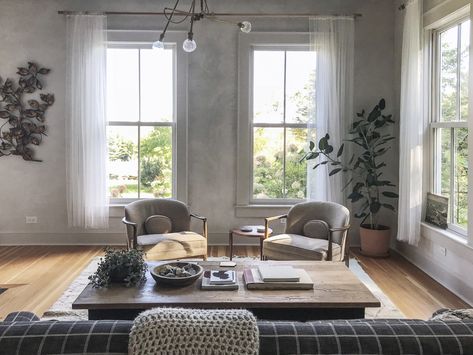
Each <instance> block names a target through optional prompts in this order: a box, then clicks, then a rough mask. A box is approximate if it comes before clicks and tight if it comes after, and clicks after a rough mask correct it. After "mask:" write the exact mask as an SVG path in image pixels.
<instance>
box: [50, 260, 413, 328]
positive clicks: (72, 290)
mask: <svg viewBox="0 0 473 355" xmlns="http://www.w3.org/2000/svg"><path fill="white" fill-rule="evenodd" d="M233 259H237V260H238V259H240V260H255V259H254V258H248V257H246V258H238V257H234V258H233ZM208 260H209V261H219V260H228V257H220V258H213V257H211V258H208ZM99 261H100V257H97V258H94V259H93V260H92V262H91V263H90V264H89V265H88V266H87V267H86V268H85V269H84V270H83V271H82V272H81V274H80V275H79V276H78V277H77V278H76V279H75V280H74V281H73V282H72V283H71V284H70V285H69V287H68V289H67V290H66V291H65V292H64V293H63V294H62V296H61V297H60V298H59V299H58V300H57V301H56V303H54V304H53V306H52V307H51V308H50V309H49V310H48V311H47V312H45V313H44V315H43V317H42V319H45V320H47V319H58V320H87V311H85V310H74V309H72V303H73V302H74V301H75V299H76V298H77V297H78V296H79V294H80V293H81V292H82V290H83V289H84V288H85V286H87V284H88V283H89V280H88V277H89V275H91V274H92V273H94V272H95V270H96V269H97V264H98V262H99ZM350 270H351V271H352V272H353V273H354V274H355V275H356V276H357V277H358V278H359V279H360V280H361V281H362V282H363V283H364V284H365V285H366V287H368V289H369V290H370V291H371V292H372V293H373V294H374V295H375V296H376V298H377V299H378V300H379V301H380V303H381V307H378V308H367V309H366V313H365V317H366V318H405V317H404V315H403V314H402V313H401V312H400V311H399V310H398V309H397V308H396V306H394V304H393V303H392V301H391V300H390V299H389V297H388V296H386V295H385V294H384V293H383V291H381V289H380V288H379V287H378V285H376V283H375V282H374V281H373V280H372V279H371V278H370V277H369V276H368V274H367V273H366V272H365V271H364V270H363V269H362V267H361V266H360V264H359V263H358V262H357V261H356V259H350Z"/></svg>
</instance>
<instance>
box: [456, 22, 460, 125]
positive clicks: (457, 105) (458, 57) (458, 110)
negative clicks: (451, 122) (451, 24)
mask: <svg viewBox="0 0 473 355" xmlns="http://www.w3.org/2000/svg"><path fill="white" fill-rule="evenodd" d="M460 76H461V23H460V24H458V26H457V97H456V99H457V100H456V101H457V102H456V117H457V121H461V112H460V108H461V100H460V93H461V84H460Z"/></svg>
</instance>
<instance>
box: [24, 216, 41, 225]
mask: <svg viewBox="0 0 473 355" xmlns="http://www.w3.org/2000/svg"><path fill="white" fill-rule="evenodd" d="M26 223H28V224H30V223H38V217H36V216H26Z"/></svg>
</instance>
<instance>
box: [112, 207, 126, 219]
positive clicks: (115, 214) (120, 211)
mask: <svg viewBox="0 0 473 355" xmlns="http://www.w3.org/2000/svg"><path fill="white" fill-rule="evenodd" d="M126 205H127V204H126V203H125V204H121V203H116V204H115V203H114V204H109V205H108V211H109V212H108V213H109V217H110V218H123V217H125V206H126Z"/></svg>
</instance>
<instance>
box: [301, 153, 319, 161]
mask: <svg viewBox="0 0 473 355" xmlns="http://www.w3.org/2000/svg"><path fill="white" fill-rule="evenodd" d="M319 155H320V153H319V152H308V153H307V154H306V156H305V160H312V159H317V158H318V157H319ZM303 159H304V158H303Z"/></svg>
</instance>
